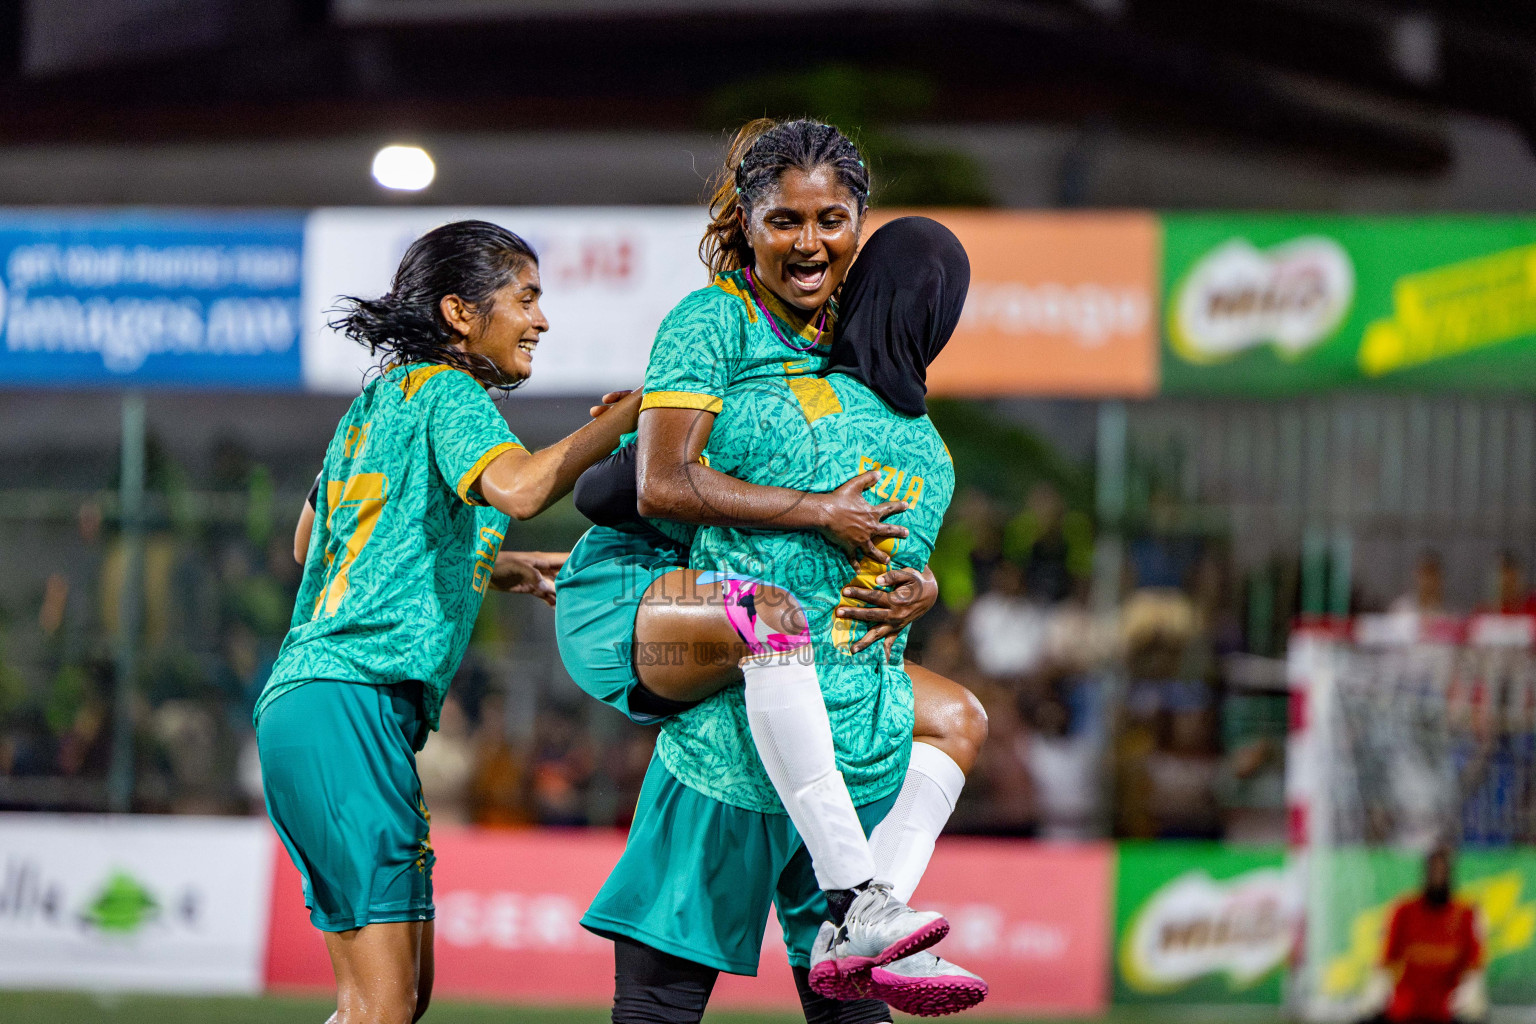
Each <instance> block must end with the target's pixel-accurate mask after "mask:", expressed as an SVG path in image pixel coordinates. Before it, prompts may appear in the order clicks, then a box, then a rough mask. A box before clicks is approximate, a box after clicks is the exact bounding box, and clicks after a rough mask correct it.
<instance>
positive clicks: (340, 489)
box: [313, 473, 389, 619]
mask: <svg viewBox="0 0 1536 1024" xmlns="http://www.w3.org/2000/svg"><path fill="white" fill-rule="evenodd" d="M388 498H389V478H388V477H386V476H385V475H384V474H383V473H359V474H357V475H356V476H353V477H348V478H347V482H346V483H345V484H343V483H342V482H341V481H339V480H327V481H326V482H325V502H326V505H327V506H329V510H328V511H327V512H326V514H325V526H326V529H327V530H329V529H330V527H331V520H332V519H334V518H335V517H336V510H337V509H338V508H341V507H343V506H352V507H354V508H356V509H357V525H356V526H354V527H353V528H352V535H351V536H350V537H348V538H347V546H346V552H345V553H344V554H343V555H342V557H341V561H340V562H338V563H336V564H335V565H334V566H333V565H332V564H331V561H332V558H333V556H332V554H331V553H330V552H329V551H327V552H326V555H325V560H326V576H327V579H326V583H325V586H323V587H321V588H320V596H319V597H317V598H315V613H314V616H313V617H314V618H317V619H318V618H320V617H321V616H323V615H324V616H330V615H335V614H336V609H337V608H338V607H340V605H341V599H342V597H344V596H345V595H346V593H347V585H348V583H349V578H350V576H351V572H352V563H353V562H355V561H356V560H357V556H358V555H360V554H362V553H363V546H364V545H366V544H367V543H368V538H369V537H371V536H373V528H374V527H375V526H377V525H378V524H379V513H380V512H382V511H384V502H385V501H386V500H388ZM327 547H329V545H327Z"/></svg>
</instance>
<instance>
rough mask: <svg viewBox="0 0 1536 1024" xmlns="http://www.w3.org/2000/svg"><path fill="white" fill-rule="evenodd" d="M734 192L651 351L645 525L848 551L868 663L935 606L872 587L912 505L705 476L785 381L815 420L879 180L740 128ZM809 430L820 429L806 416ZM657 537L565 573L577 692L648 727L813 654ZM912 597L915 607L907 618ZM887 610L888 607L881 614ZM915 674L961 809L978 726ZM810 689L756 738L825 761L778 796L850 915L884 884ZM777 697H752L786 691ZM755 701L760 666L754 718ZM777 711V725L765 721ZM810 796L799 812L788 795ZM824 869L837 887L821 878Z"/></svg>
mask: <svg viewBox="0 0 1536 1024" xmlns="http://www.w3.org/2000/svg"><path fill="white" fill-rule="evenodd" d="M724 177H725V181H724V183H723V185H722V187H721V189H720V191H719V192H718V193H717V195H716V200H715V204H714V209H715V210H716V216H715V218H714V223H713V224H712V225H711V229H710V233H709V234H708V235H707V236H706V239H705V244H704V245H703V246H702V247H701V249H702V254H703V255H704V256H705V258H706V259H707V261H708V262H709V263H710V266H711V270H713V271H715V272H716V277H715V280H714V283H713V284H712V285H711V287H709V288H706V289H703V290H702V291H700V292H695V293H694V294H692V295H690V296H688V297H687V298H686V299H684V301H683V302H682V303H680V304H679V306H678V307H677V308H676V309H674V311H673V312H672V314H670V315H669V316H668V318H667V320H666V321H665V322H664V323H663V325H662V328H661V330H660V332H659V333H658V337H657V342H656V346H655V347H654V348H653V350H652V356H651V365H650V369H649V370H648V372H647V380H646V385H645V391H646V399H645V403H644V408H645V410H646V411H645V412H644V413H643V415H642V418H641V419H642V425H641V432H640V445H639V462H640V480H639V502H640V507H641V511H644V512H647V513H649V514H651V515H655V516H659V517H666V519H672V520H683V521H688V522H693V523H705V524H716V525H724V526H747V527H754V528H758V529H764V528H766V529H772V530H820V531H821V532H823V533H824V534H826V535H828V536H829V538H831V539H835V540H837V541H839V542H840V543H841V544H842V545H843V546H844V547H845V548H847V549H849V550H850V551H853V552H856V553H857V554H858V555H859V556H860V557H861V558H863V559H865V560H866V561H867V562H868V564H869V565H870V566H872V567H873V571H869V572H861V573H860V577H859V579H858V580H857V581H856V582H855V583H854V585H852V586H850V587H849V589H848V590H847V591H845V594H844V596H845V598H846V600H845V601H844V607H843V608H841V609H839V610H838V616H839V617H840V618H842V619H845V620H850V621H849V622H848V624H849V625H852V621H856V620H859V619H864V620H866V621H873V622H874V623H875V624H874V627H873V628H872V629H870V631H869V632H868V633H867V634H866V635H865V636H864V637H862V638H856V639H855V641H854V643H853V645H852V647H853V650H854V651H855V652H857V651H858V650H862V649H863V648H864V647H866V646H868V645H870V644H873V643H875V642H878V641H879V640H881V639H885V638H887V637H889V636H892V635H894V633H895V632H896V631H898V630H899V629H900V628H901V627H902V626H904V625H905V624H906V623H907V622H909V621H910V620H911V619H912V618H915V617H916V615H917V614H920V613H921V612H922V611H925V610H926V608H927V607H928V606H930V605H931V603H932V599H933V591H932V589H931V588H924V587H922V585H921V584H920V583H918V582H917V578H918V577H917V574H916V573H903V574H897V573H889V574H883V573H881V572H880V563H883V562H885V561H886V559H887V558H888V554H887V551H886V550H885V549H886V548H888V547H889V545H890V542H891V541H892V539H894V538H899V537H901V536H902V535H904V534H905V532H906V531H905V530H903V529H899V528H892V527H891V526H889V525H887V524H884V523H882V522H881V520H882V519H883V518H884V517H885V516H886V515H891V514H894V513H896V512H899V511H901V510H903V509H904V508H905V507H906V503H905V502H902V501H900V500H894V499H896V498H899V497H900V496H899V495H895V494H882V495H881V496H882V497H884V498H888V499H893V500H888V501H886V502H885V503H884V504H881V505H878V506H872V505H870V504H869V503H868V502H866V501H865V500H864V498H863V497H862V495H861V493H860V492H862V490H864V489H866V488H868V487H870V486H878V485H879V484H880V482H881V479H882V478H881V474H879V473H878V472H871V473H866V474H861V475H859V476H856V477H854V479H852V480H850V481H848V483H846V484H845V485H844V486H843V487H841V488H838V489H837V490H836V491H833V492H828V493H807V492H804V491H799V490H790V489H785V488H778V487H769V486H756V485H749V484H746V483H743V482H741V481H739V480H736V479H733V478H731V477H729V476H725V475H724V474H721V473H717V472H713V471H711V470H709V469H708V467H707V463H706V464H703V465H701V464H700V463H701V461H702V460H701V456H702V455H703V453H704V450H705V445H706V442H707V441H708V438H709V436H710V432H711V430H712V429H713V426H714V418H715V415H716V414H717V413H719V412H720V410H721V409H722V406H723V405H725V404H728V403H729V402H730V395H731V393H732V392H733V391H734V392H735V393H742V391H743V389H750V388H753V387H756V386H760V385H763V384H768V383H772V382H787V383H788V387H789V389H790V391H791V392H792V393H794V394H795V396H796V398H797V400H798V401H799V402H800V403H801V405H802V406H805V405H806V403H811V404H814V403H815V402H816V401H817V396H818V394H819V392H818V389H817V388H815V387H814V386H813V384H814V382H815V377H814V375H815V373H816V372H817V371H818V370H820V369H821V368H822V367H823V366H824V365H825V360H826V357H827V352H828V351H829V346H830V341H831V333H832V332H831V326H832V321H833V316H832V312H831V309H830V302H831V296H832V295H833V293H834V292H835V291H836V289H837V287H838V286H839V285H840V284H841V281H842V278H843V275H844V274H845V273H846V271H847V268H848V266H849V263H850V262H851V260H852V258H853V253H854V250H855V248H856V246H857V240H858V232H859V225H860V223H861V221H862V218H863V215H864V212H865V199H866V197H867V193H868V174H867V172H866V171H865V169H864V166H863V161H862V159H861V158H860V157H859V156H858V153H857V150H856V149H854V148H853V146H852V145H851V144H850V143H849V142H848V141H847V140H846V139H845V138H843V137H842V136H841V135H840V134H839V133H838V132H837V131H836V130H835V129H832V128H830V127H829V126H826V125H820V124H816V123H815V122H806V121H799V122H789V123H786V124H774V123H773V122H757V123H754V124H753V125H749V126H748V127H747V128H746V129H744V130H743V132H742V133H741V135H740V136H738V139H737V142H736V144H735V145H734V146H733V147H732V153H731V157H730V160H729V163H728V165H727V168H726V174H725V176H724ZM796 414H797V415H800V413H799V412H797V413H796ZM804 414H805V415H810V409H809V408H808V407H807V408H806V410H805V413H804ZM749 429H750V427H749ZM648 453H649V454H648ZM885 482H886V484H887V485H889V478H888V477H887V478H886V480H885ZM849 499H852V500H849ZM650 525H651V527H653V529H647V528H645V527H638V526H634V527H627V528H626V527H625V526H622V525H621V526H616V527H615V528H611V529H610V528H596V529H594V530H592V531H589V533H588V535H587V536H586V537H585V538H583V540H582V542H581V543H580V544H579V545H578V546H577V548H576V549H575V551H573V552H572V557H571V559H570V560H569V561H568V562H567V563H566V566H565V568H564V569H563V570H562V572H561V576H560V579H559V586H560V594H561V599H560V603H559V604H558V605H557V609H556V611H557V616H558V617H559V619H560V628H559V629H558V636H559V638H560V641H561V652H562V655H563V656H564V658H565V661H566V664H567V667H568V669H569V670H570V671H571V674H572V676H573V677H574V678H575V679H576V680H577V681H578V683H580V684H581V685H582V686H583V687H584V688H586V689H587V690H588V691H589V692H591V693H593V695H594V696H597V697H598V698H599V699H601V700H604V701H606V702H608V703H611V704H613V705H615V706H616V707H618V708H619V709H620V710H622V711H624V712H626V713H627V714H630V715H631V716H632V717H635V718H637V719H638V720H642V721H643V720H655V719H657V718H661V717H664V716H666V715H669V714H673V713H676V712H679V711H682V710H685V709H686V708H688V707H689V706H691V705H692V704H694V703H697V702H698V701H699V700H702V699H704V698H706V697H708V696H709V695H710V694H712V693H714V692H716V691H718V690H719V689H721V688H722V687H724V686H727V685H730V684H731V683H734V682H738V681H740V679H741V673H740V671H738V669H737V663H738V661H739V660H740V659H741V658H742V657H743V656H746V655H751V654H754V653H761V652H762V651H763V650H764V649H774V648H784V647H791V648H793V647H802V646H808V641H809V638H808V636H806V634H805V625H804V615H803V612H802V610H801V608H800V606H799V602H798V601H797V600H795V598H794V597H793V596H791V595H790V594H789V593H788V592H787V591H784V590H783V589H782V588H779V587H774V586H770V585H766V584H765V583H764V582H763V581H761V580H754V579H740V578H718V574H711V573H707V572H699V571H694V570H688V569H686V568H684V566H686V552H687V540H688V537H689V531H687V530H680V529H678V528H677V526H676V525H675V524H669V523H667V522H665V521H664V520H661V519H657V520H653V521H652V522H651V524H650ZM661 533H666V534H668V535H670V536H667V537H663V536H661ZM886 586H899V587H900V589H902V590H904V591H906V592H907V593H906V594H904V595H902V597H903V598H907V599H906V600H902V599H895V600H893V598H892V597H891V596H890V595H888V594H887V593H886V592H885V591H882V590H881V589H879V588H881V587H886ZM925 591H926V592H925ZM914 594H920V595H921V596H920V597H919V598H918V599H917V600H916V601H913V600H911V599H910V596H911V595H914ZM892 603H894V604H896V605H897V607H896V608H894V609H892V608H890V607H885V608H881V607H871V605H880V604H888V605H889V604H892ZM882 619H884V620H887V621H880V620H882ZM774 674H777V675H783V673H782V672H779V671H778V670H777V667H776V668H775V670H774V671H773V672H770V673H762V672H759V673H757V675H758V676H759V678H761V677H762V676H764V675H774ZM920 675H921V678H920V679H919V680H918V688H919V693H918V708H919V715H918V719H917V730H918V738H920V739H922V740H924V741H926V742H925V744H924V746H925V747H927V748H929V749H931V750H932V751H933V752H934V753H935V754H937V756H938V757H939V758H940V759H941V760H942V764H943V771H942V772H941V774H943V775H944V776H945V781H946V784H947V786H946V791H947V792H951V793H952V792H955V791H958V788H959V784H960V781H963V777H964V772H965V771H966V770H968V769H969V767H970V765H971V763H972V762H973V761H974V757H975V755H976V752H977V749H978V748H979V745H980V743H981V742H982V741H983V740H984V737H985V730H986V720H985V715H984V714H983V713H982V712H981V709H980V706H979V704H978V703H977V702H976V701H975V698H974V697H973V696H972V695H971V694H969V693H968V692H967V691H965V690H964V689H963V688H962V687H959V686H957V685H955V684H953V683H951V682H949V681H947V680H943V679H941V678H939V677H937V676H932V675H931V674H920ZM799 676H800V678H799V681H798V684H797V685H796V686H795V689H796V690H797V693H796V696H795V702H794V706H791V707H790V708H788V709H786V710H787V711H788V712H789V716H788V717H789V724H788V725H787V726H786V727H783V728H777V729H772V728H770V729H769V730H765V731H769V732H773V733H776V734H777V735H780V736H785V735H789V736H802V735H803V736H809V737H811V738H812V742H815V743H818V744H819V745H820V747H821V750H820V751H819V753H818V754H817V755H816V756H813V757H811V758H800V757H798V755H794V756H791V757H790V758H788V759H787V760H790V761H792V762H796V763H797V764H806V765H808V766H809V769H808V770H809V772H810V773H811V775H812V777H811V778H810V779H809V783H810V785H809V786H806V785H796V783H795V781H794V780H789V781H788V782H786V784H784V785H779V783H780V781H781V780H780V779H777V778H776V779H774V782H775V784H776V786H778V789H779V795H780V797H781V798H784V804H785V805H786V807H788V808H789V809H790V811H791V817H792V818H794V820H795V822H796V825H797V826H800V827H801V831H802V833H803V834H805V835H807V836H808V845H811V846H812V847H813V851H812V852H813V854H817V853H818V852H825V853H826V855H825V856H816V857H815V860H816V862H817V865H818V876H819V877H822V878H823V882H824V886H825V887H826V888H827V889H828V890H829V891H831V892H832V896H831V897H829V898H830V899H832V900H834V901H836V900H837V899H838V898H839V897H842V898H843V899H844V900H846V901H847V902H852V901H853V900H854V899H856V898H857V896H858V893H856V892H854V891H853V890H861V889H863V890H867V888H868V887H867V885H866V883H868V882H869V880H870V879H871V878H872V877H873V865H872V857H871V854H870V852H869V849H868V845H867V843H865V842H864V834H863V830H862V826H861V824H860V822H859V820H858V818H857V816H856V814H855V810H854V806H853V804H852V802H851V801H850V798H849V795H848V792H847V790H846V788H845V787H844V785H843V779H842V777H841V776H840V775H839V774H838V772H837V770H836V767H835V765H833V764H832V757H833V743H832V736H831V733H830V731H829V726H828V723H827V717H826V710H825V708H824V707H822V706H821V704H820V695H819V693H818V692H817V691H816V689H815V685H814V673H812V675H811V677H810V680H809V685H804V684H805V683H806V681H807V680H806V677H805V675H804V673H800V674H799ZM767 683H768V686H767V687H759V689H760V690H762V689H767V690H769V691H773V690H785V689H787V688H786V687H781V686H778V685H777V681H775V680H767ZM753 688H754V687H753V672H752V671H751V666H750V663H749V671H748V674H747V686H746V692H747V694H748V701H749V703H751V700H752V698H751V695H752V691H753ZM813 705H814V706H813ZM780 710H781V709H779V708H773V709H771V710H770V711H769V712H768V717H772V716H773V715H775V714H776V713H777V712H778V711H780ZM758 737H759V733H758V731H757V730H756V729H754V738H758ZM759 751H760V753H762V755H763V756H762V760H763V763H764V764H765V765H770V764H782V763H783V762H784V761H785V760H786V758H785V757H783V756H781V755H782V753H783V752H782V751H780V752H775V751H765V750H763V748H762V746H761V745H760V746H759ZM806 789H809V792H805V793H803V794H802V796H801V799H800V801H799V806H797V805H796V793H797V791H800V790H806ZM951 803H952V799H951ZM823 813H825V814H826V815H829V816H831V817H833V818H834V819H836V822H837V824H836V825H835V826H834V827H833V828H832V829H831V830H828V829H824V828H819V827H818V825H817V822H816V820H815V819H816V818H817V817H818V816H819V815H822V814H823ZM946 816H947V811H946ZM919 842H920V840H919ZM817 846H820V847H821V850H820V851H818V850H817V849H816V848H815V847H817ZM929 849H930V850H931V843H930V844H929ZM921 860H922V861H923V862H924V863H925V862H926V857H925V856H922V857H921ZM829 862H833V863H831V864H830V865H829ZM839 862H840V863H839ZM823 866H827V867H828V868H829V870H828V873H827V875H825V876H823V875H822V870H821V869H822V867H823ZM834 872H835V873H834ZM930 923H931V922H930ZM919 924H920V926H921V927H926V926H927V925H923V924H921V923H919Z"/></svg>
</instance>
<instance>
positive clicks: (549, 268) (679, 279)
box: [301, 206, 709, 395]
mask: <svg viewBox="0 0 1536 1024" xmlns="http://www.w3.org/2000/svg"><path fill="white" fill-rule="evenodd" d="M470 218H473V219H478V220H488V221H492V222H494V223H496V224H500V225H503V226H504V227H506V228H509V229H510V230H512V231H515V232H517V234H518V235H520V236H522V237H523V238H524V239H525V240H527V242H528V243H529V244H530V245H532V246H533V248H534V249H535V250H536V251H537V252H538V254H539V274H540V278H541V280H542V283H543V286H544V294H543V296H542V297H541V298H540V300H539V306H540V308H541V309H543V311H544V315H545V316H546V317H547V318H548V319H549V333H548V334H546V335H544V338H543V340H542V341H541V342H540V343H539V348H538V351H537V352H536V353H534V356H533V366H534V373H533V377H532V378H530V379H529V381H528V383H527V385H526V391H527V393H530V394H556V395H600V394H602V393H603V392H605V391H611V390H613V389H614V388H637V387H639V386H640V382H641V380H642V379H643V378H644V377H645V364H646V361H647V359H648V358H649V356H650V352H651V341H652V340H653V339H654V338H655V337H656V328H657V327H658V326H659V325H660V324H661V320H662V317H664V316H666V315H667V313H668V312H669V311H670V310H671V309H672V307H673V306H674V305H676V304H677V302H678V301H679V300H680V299H682V297H683V296H684V295H687V294H688V293H689V292H691V291H693V290H695V289H697V288H703V287H704V286H705V285H707V284H709V271H707V270H706V269H705V268H704V265H703V264H702V263H700V262H699V256H698V251H699V238H700V237H701V236H702V234H703V232H704V225H705V222H706V220H707V218H706V217H705V214H704V210H703V209H701V208H697V207H687V206H683V207H664V208H650V209H647V208H645V207H559V208H552V207H481V208H465V209H453V208H446V207H417V208H409V209H393V210H389V209H385V210H381V209H324V210H316V211H314V212H313V213H311V214H310V215H309V217H308V218H307V220H306V223H305V228H304V287H303V298H302V299H301V305H302V307H303V318H304V333H303V363H304V386H305V388H306V389H307V390H310V391H326V392H336V393H341V394H356V393H357V390H358V388H359V387H360V386H361V384H362V380H363V375H364V373H366V372H367V370H368V368H369V367H371V366H373V365H375V364H376V363H377V362H378V357H377V356H373V355H369V353H368V350H367V349H366V348H364V347H363V346H361V345H359V344H357V343H356V342H354V341H350V340H348V339H347V338H344V337H342V336H341V335H340V334H338V333H337V332H335V331H333V330H331V329H330V328H329V327H328V326H327V322H328V321H329V320H331V319H332V313H331V310H332V309H333V308H334V307H335V305H336V303H337V300H338V299H339V298H340V297H341V296H344V295H355V296H361V297H362V298H368V299H373V298H377V297H378V296H380V295H383V294H384V293H385V292H387V291H389V285H390V279H391V278H392V277H394V274H395V268H396V267H397V266H398V265H399V263H400V257H401V256H403V255H405V250H406V247H407V246H409V245H410V244H411V242H413V241H415V240H416V238H418V237H419V236H421V235H424V234H426V233H427V232H428V231H431V230H432V229H433V228H436V227H439V226H441V225H443V224H447V223H449V222H450V221H455V220H464V219H470Z"/></svg>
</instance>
